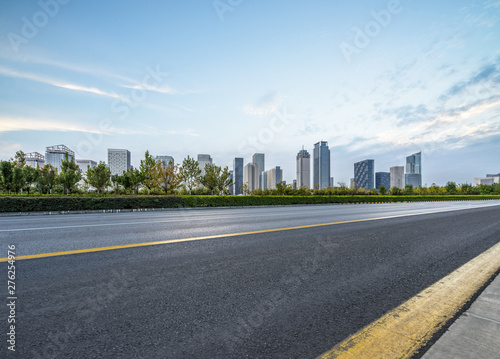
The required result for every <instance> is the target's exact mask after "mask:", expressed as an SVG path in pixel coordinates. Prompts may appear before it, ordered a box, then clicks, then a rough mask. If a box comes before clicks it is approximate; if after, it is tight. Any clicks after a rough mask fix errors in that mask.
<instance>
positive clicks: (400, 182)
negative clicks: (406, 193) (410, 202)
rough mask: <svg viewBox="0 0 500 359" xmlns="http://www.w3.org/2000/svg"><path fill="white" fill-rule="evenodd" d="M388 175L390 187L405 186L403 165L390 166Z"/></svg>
mask: <svg viewBox="0 0 500 359" xmlns="http://www.w3.org/2000/svg"><path fill="white" fill-rule="evenodd" d="M390 171H391V172H390V176H391V186H390V188H392V187H397V188H404V187H405V181H404V180H405V168H404V166H394V167H391V169H390Z"/></svg>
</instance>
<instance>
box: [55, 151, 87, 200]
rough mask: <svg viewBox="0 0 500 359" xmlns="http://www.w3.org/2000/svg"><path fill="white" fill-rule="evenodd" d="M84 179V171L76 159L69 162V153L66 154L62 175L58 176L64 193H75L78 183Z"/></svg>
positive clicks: (62, 165)
mask: <svg viewBox="0 0 500 359" xmlns="http://www.w3.org/2000/svg"><path fill="white" fill-rule="evenodd" d="M81 179H82V170H81V169H80V167H78V165H77V164H76V163H75V159H74V158H71V161H70V160H69V156H68V153H67V152H66V153H65V154H64V160H62V161H61V174H59V176H58V180H59V183H60V184H61V185H62V186H63V190H64V192H66V194H70V193H71V192H72V191H74V189H75V187H76V184H77V183H78V181H80V180H81Z"/></svg>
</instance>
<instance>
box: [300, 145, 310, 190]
mask: <svg viewBox="0 0 500 359" xmlns="http://www.w3.org/2000/svg"><path fill="white" fill-rule="evenodd" d="M300 187H305V188H311V155H310V154H309V152H307V150H304V148H302V150H300V151H299V153H298V154H297V188H300Z"/></svg>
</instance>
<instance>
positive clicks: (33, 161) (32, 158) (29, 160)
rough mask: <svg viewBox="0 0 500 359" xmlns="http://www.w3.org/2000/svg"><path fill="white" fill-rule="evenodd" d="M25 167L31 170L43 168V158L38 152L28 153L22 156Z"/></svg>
mask: <svg viewBox="0 0 500 359" xmlns="http://www.w3.org/2000/svg"><path fill="white" fill-rule="evenodd" d="M24 159H25V160H26V165H27V166H31V167H33V168H37V167H43V166H45V156H44V155H42V154H41V153H38V152H30V153H27V154H25V155H24Z"/></svg>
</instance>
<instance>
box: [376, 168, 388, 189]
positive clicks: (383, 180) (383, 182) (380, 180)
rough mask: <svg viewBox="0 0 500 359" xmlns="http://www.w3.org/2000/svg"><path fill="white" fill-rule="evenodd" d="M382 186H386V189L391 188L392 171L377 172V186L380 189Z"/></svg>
mask: <svg viewBox="0 0 500 359" xmlns="http://www.w3.org/2000/svg"><path fill="white" fill-rule="evenodd" d="M380 186H384V188H385V189H386V190H389V189H390V188H391V173H390V172H375V188H376V189H378V190H380Z"/></svg>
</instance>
